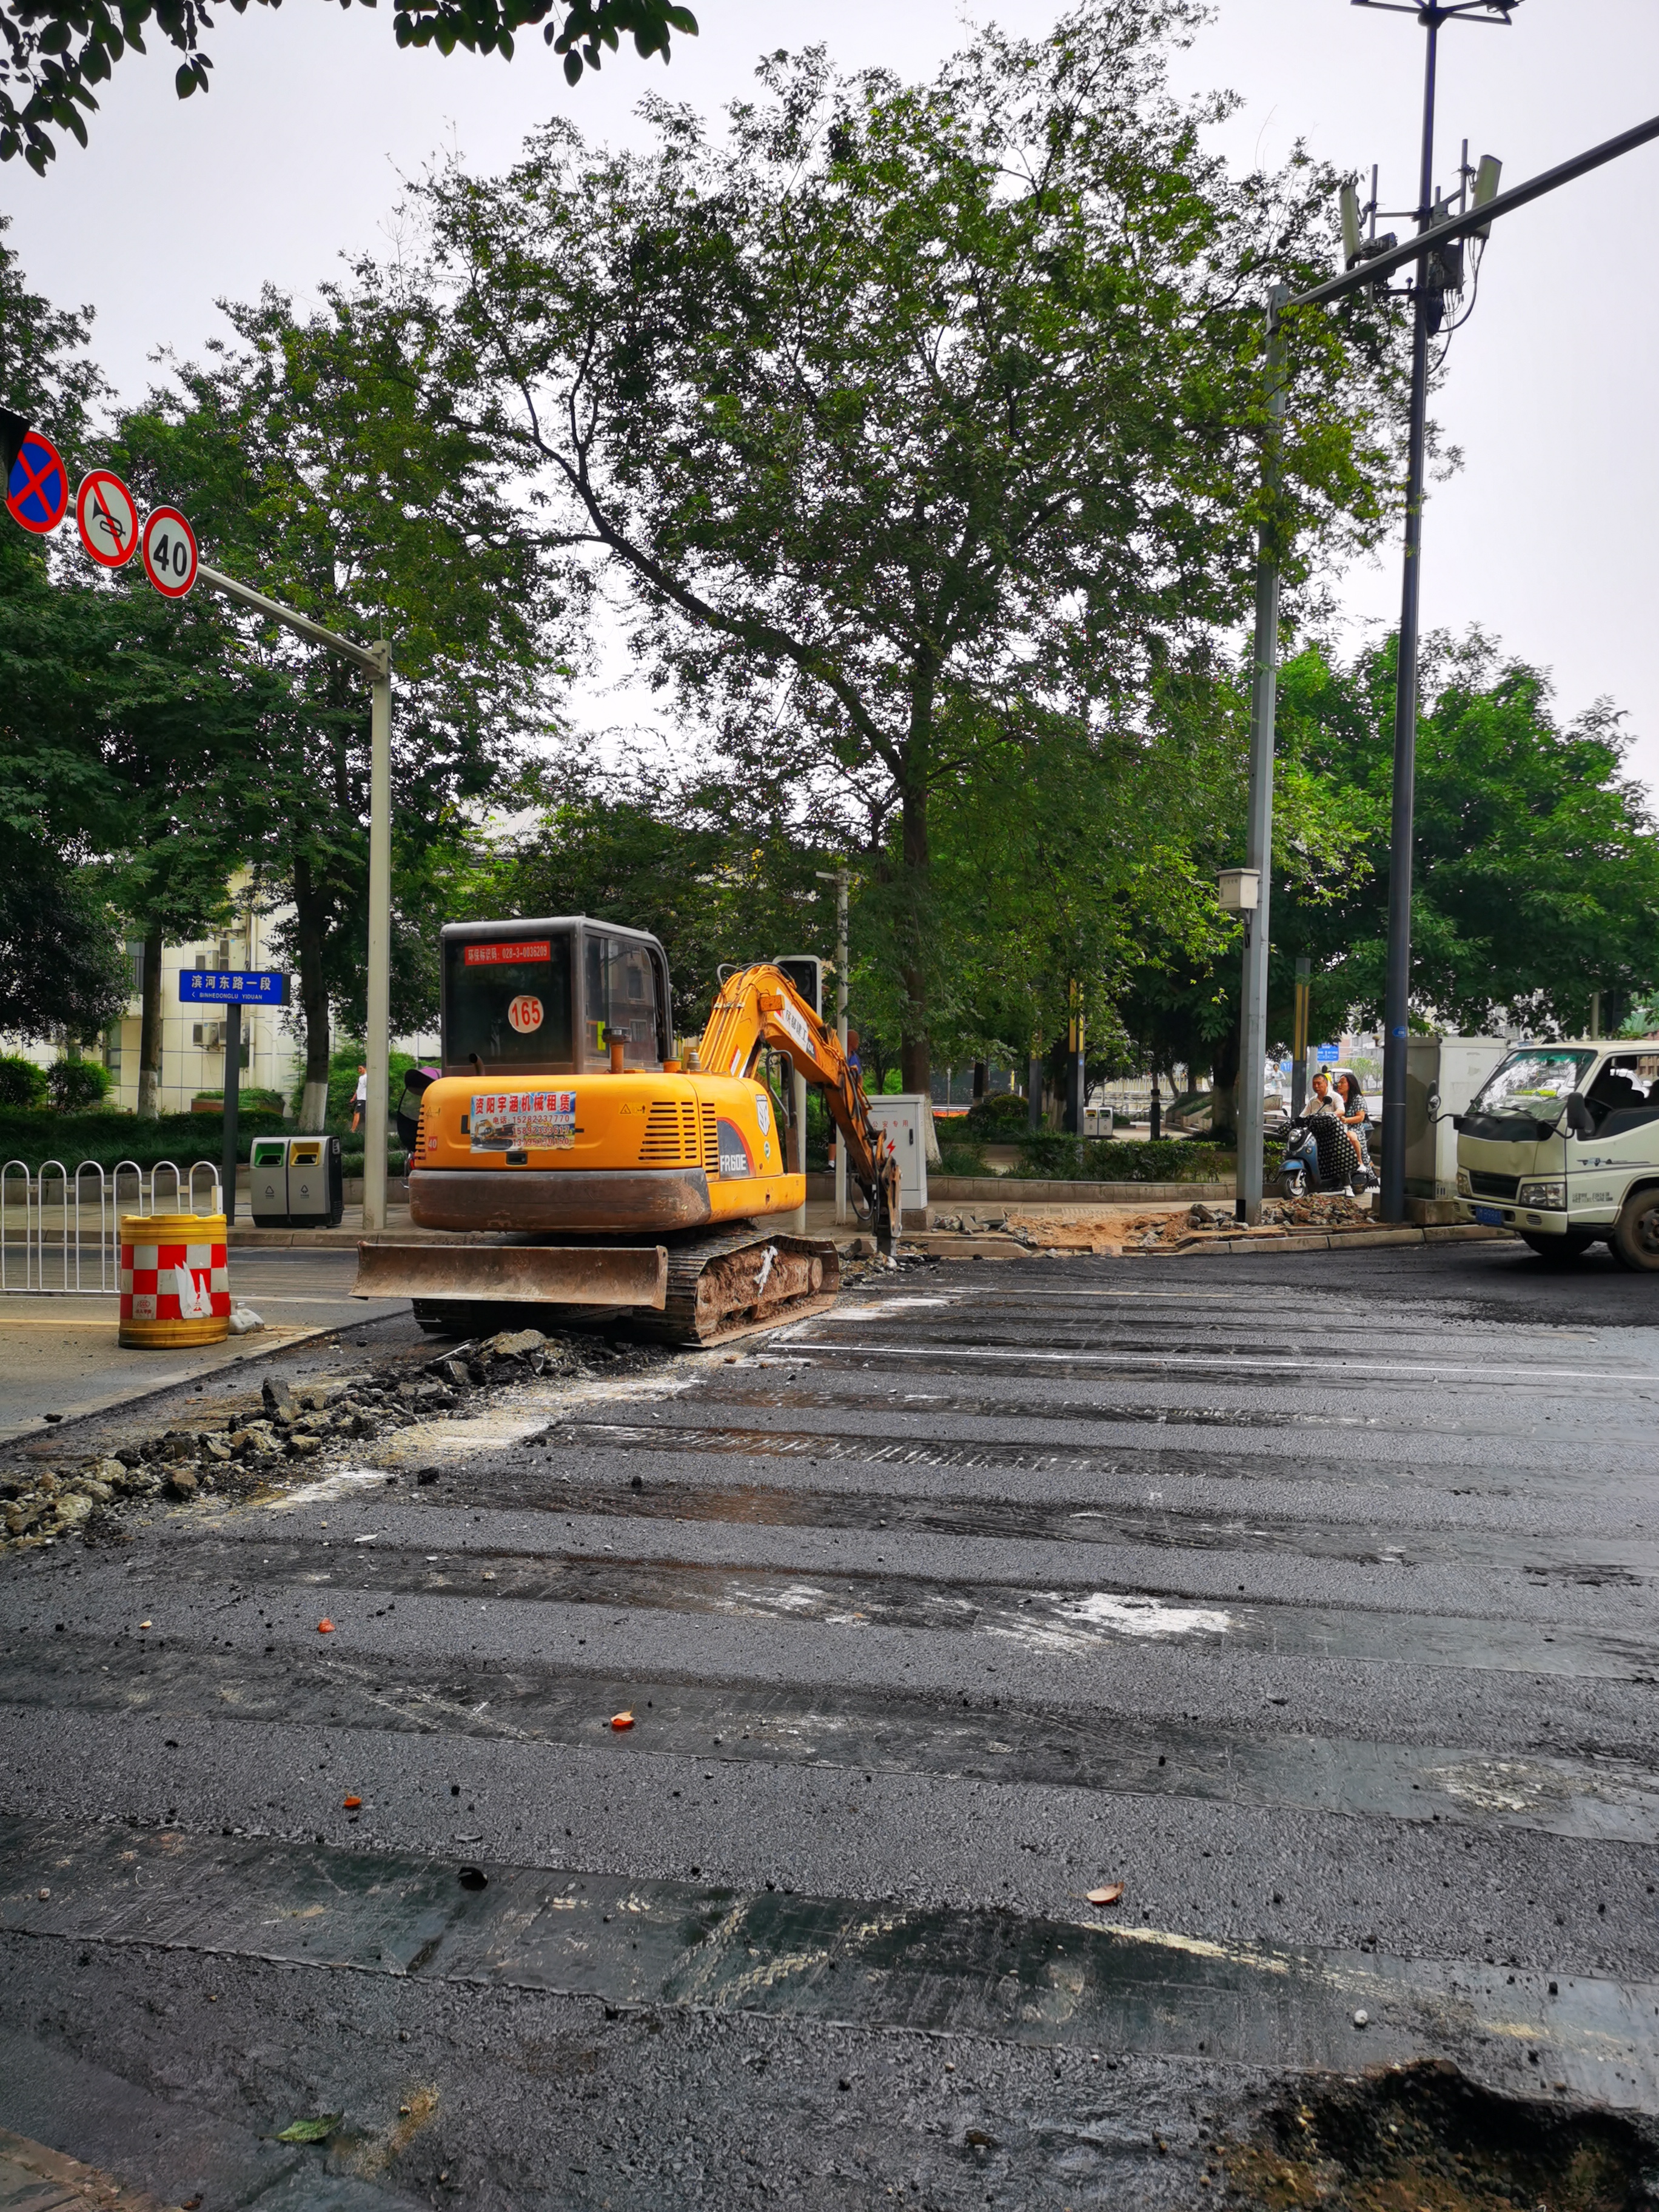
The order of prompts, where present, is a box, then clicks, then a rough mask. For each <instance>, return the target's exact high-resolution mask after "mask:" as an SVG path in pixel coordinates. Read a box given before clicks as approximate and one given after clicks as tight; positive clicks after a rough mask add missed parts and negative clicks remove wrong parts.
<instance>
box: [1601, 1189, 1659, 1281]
mask: <svg viewBox="0 0 1659 2212" xmlns="http://www.w3.org/2000/svg"><path fill="white" fill-rule="evenodd" d="M1607 1243H1608V1244H1609V1245H1610V1246H1611V1247H1612V1249H1613V1258H1614V1259H1615V1260H1616V1261H1618V1262H1619V1264H1620V1267H1628V1268H1629V1269H1630V1270H1631V1272H1632V1274H1637V1275H1653V1274H1659V1190H1638V1192H1637V1193H1636V1195H1635V1196H1634V1197H1633V1198H1627V1199H1626V1200H1625V1205H1624V1210H1623V1212H1621V1213H1620V1216H1619V1218H1618V1220H1617V1221H1615V1222H1614V1223H1613V1234H1612V1235H1611V1236H1610V1237H1608V1239H1607Z"/></svg>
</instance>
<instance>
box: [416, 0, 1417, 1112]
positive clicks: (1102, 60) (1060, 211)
mask: <svg viewBox="0 0 1659 2212" xmlns="http://www.w3.org/2000/svg"><path fill="white" fill-rule="evenodd" d="M1195 20H1196V10H1195V9H1194V7H1193V6H1191V5H1189V4H1188V0H1155V4H1150V5H1149V4H1144V0H1142V4H1131V0H1085V4H1084V5H1083V6H1082V7H1080V8H1079V9H1076V10H1075V11H1074V12H1073V14H1071V15H1068V16H1067V17H1066V19H1065V20H1064V21H1063V22H1062V23H1061V25H1060V27H1059V29H1058V30H1057V31H1056V32H1055V33H1054V35H1053V36H1052V37H1051V38H1048V39H1047V40H1040V41H1024V40H1009V39H1006V38H1004V37H1002V36H1001V35H1000V34H998V33H984V34H983V35H981V37H980V38H979V39H978V40H976V41H975V43H974V44H973V45H972V46H969V48H968V49H967V51H966V52H963V53H962V54H960V55H958V56H957V57H956V58H954V59H953V60H952V61H951V62H950V63H949V64H946V66H945V70H943V72H942V73H941V74H940V76H939V78H938V79H937V80H936V81H935V82H933V84H931V85H929V86H926V87H921V88H913V87H908V86H905V85H902V84H900V83H899V82H896V80H895V79H894V78H893V77H891V76H889V75H887V74H885V73H884V72H880V71H875V72H870V73H868V74H866V75H865V76H860V77H858V78H855V79H852V80H841V79H837V78H836V76H834V75H833V73H832V71H831V70H830V68H829V64H828V63H827V61H826V60H825V58H824V57H823V53H822V52H819V51H816V50H815V51H811V52H807V53H805V54H804V55H800V56H798V57H795V58H790V57H788V56H787V55H777V56H775V57H774V58H772V59H771V60H769V62H768V63H767V64H765V66H764V67H763V70H762V72H761V78H762V82H761V90H760V94H759V96H758V97H757V100H754V101H752V102H747V103H742V104H739V105H738V106H735V107H734V108H733V109H732V111H731V113H730V116H729V119H728V127H727V129H726V131H725V132H724V133H723V134H715V133H713V132H711V131H708V130H707V129H706V128H705V126H704V125H703V124H702V122H701V121H700V120H699V119H698V118H696V117H695V116H693V115H691V114H690V113H688V112H685V111H684V110H682V109H677V108H671V107H669V106H665V105H663V104H661V103H653V105H652V106H651V107H650V110H649V112H650V113H651V116H652V118H653V122H654V125H655V127H656V131H657V144H656V147H655V149H654V150H653V151H652V152H650V153H647V154H644V155H632V154H615V155H605V154H598V153H592V152H590V151H589V150H588V149H586V148H585V147H584V146H583V145H582V144H581V143H580V140H579V139H578V137H577V136H576V134H575V133H574V131H572V130H570V129H569V128H568V126H566V125H552V126H550V127H549V128H548V129H547V130H545V131H543V132H542V133H541V134H539V136H538V137H537V138H536V139H534V140H533V141H532V144H531V147H530V149H529V152H528V154H527V155H526V159H525V160H524V161H522V162H521V163H520V165H519V166H518V167H516V168H515V169H513V171H512V172H511V173H509V174H508V175H507V176H506V177H503V178H500V179H475V178H472V177H470V176H468V175H466V174H465V173H462V172H460V171H459V170H453V171H451V172H450V173H447V174H446V175H443V176H441V177H440V178H439V179H436V180H435V182H434V183H433V185H431V187H430V189H429V191H428V198H427V204H428V211H429V216H430V221H431V224H432V232H433V255H434V263H435V274H434V280H433V281H434V286H435V289H440V288H441V289H443V290H444V291H445V292H446V293H447V299H448V301H449V305H450V318H449V328H450V331H451V343H452V344H453V348H454V352H455V365H454V367H453V369H452V370H451V372H450V375H451V381H452V383H453V386H454V387H455V389H456V390H457V391H458V392H464V393H465V392H473V393H476V394H477V395H478V396H477V398H476V400H474V401H473V402H472V403H471V405H470V407H469V417H470V419H471V421H472V422H474V423H475V424H476V426H477V431H478V434H479V435H481V436H482V437H483V438H484V439H485V440H487V441H489V443H490V444H491V445H492V446H493V447H495V449H496V450H497V451H498V452H500V453H501V454H502V455H503V456H506V457H508V458H510V459H511V460H512V462H513V464H514V465H516V466H518V467H520V468H521V469H523V470H524V471H526V472H528V473H529V474H530V475H531V476H532V478H533V480H534V482H535V483H536V484H537V486H538V491H539V493H540V495H541V496H542V497H543V498H544V499H545V501H547V504H548V513H549V516H550V526H551V528H552V529H553V530H554V531H555V532H557V533H559V535H560V536H561V538H562V543H563V544H564V545H565V546H566V547H568V548H570V549H574V550H579V551H580V552H581V553H582V554H583V555H584V556H589V557H592V558H596V559H598V560H599V562H601V563H602V564H603V565H605V566H608V567H609V568H611V571H612V572H613V573H614V574H617V576H619V577H620V578H622V579H623V580H624V581H625V583H626V585H627V586H628V590H629V604H630V605H631V607H632V609H633V611H634V617H635V631H634V642H635V649H636V650H637V652H638V653H640V655H641V659H643V660H644V661H645V662H646V664H647V665H648V666H649V667H650V669H651V670H652V671H653V676H654V678H656V679H657V680H658V681H659V682H660V683H662V684H671V685H672V686H674V687H675V688H676V690H677V691H678V696H679V699H680V701H681V702H682V704H683V708H684V712H685V714H686V715H687V717H688V719H692V718H695V719H696V720H699V721H701V723H702V725H703V726H705V727H708V728H710V729H712V730H713V731H714V732H715V733H716V738H717V743H718V744H719V746H720V750H721V751H722V752H723V754H724V756H725V757H726V760H727V761H728V762H729V763H731V768H730V772H731V773H732V775H734V776H735V777H738V778H746V777H749V776H751V775H772V774H775V773H777V772H778V771H779V766H780V763H781V762H782V761H784V760H785V759H786V758H787V761H788V762H789V763H790V764H791V766H792V769H793V775H794V778H795V781H796V785H797V789H798V791H799V793H800V794H801V796H800V804H801V805H802V806H803V808H804V809H805V811H806V813H807V814H808V816H809V817H810V818H811V820H812V823H813V826H814V830H815V834H817V835H820V836H823V838H824V840H825V842H840V843H852V844H854V845H855V846H857V847H858V848H861V849H862V850H864V851H865V852H866V853H867V854H870V855H871V856H872V861H873V863H874V864H875V865H876V866H878V868H879V869H882V870H886V871H888V872H890V874H891V877H892V879H893V886H894V896H893V898H892V900H891V902H890V910H891V928H892V931H893V933H894V945H895V955H896V958H895V967H896V976H897V980H898V981H899V983H900V985H901V986H902V994H903V1005H902V1010H901V1012H900V1017H899V1018H900V1024H901V1027H902V1032H903V1035H904V1038H905V1058H906V1063H907V1065H906V1080H907V1082H908V1083H911V1084H913V1085H925V1080H926V1073H927V1060H928V1053H929V1036H930V1030H931V1028H932V1026H933V1024H934V1022H935V1019H936V1018H938V1009H937V1006H936V994H935V989H934V983H933V976H932V974H931V973H930V970H931V969H932V968H933V961H932V959H931V955H930V949H929V948H930V942H937V941H938V940H939V936H940V933H941V931H942V930H943V928H944V927H945V916H944V915H943V913H942V912H941V911H940V910H939V908H938V907H937V904H936V882H935V874H934V858H935V842H936V838H937V836H938V834H939V833H938V829H937V826H936V818H935V817H936V810H937V807H938V805H939V804H940V803H941V794H942V793H946V792H948V791H949V790H951V788H953V787H959V786H963V785H969V786H974V787H987V788H988V787H992V786H994V785H995V784H996V783H997V782H998V781H999V780H1000V779H1006V778H1009V777H1012V776H1016V775H1018V772H1019V769H1018V763H1020V762H1021V761H1022V760H1023V759H1026V758H1029V757H1030V748H1031V746H1032V745H1033V744H1034V743H1036V742H1037V741H1038V740H1039V738H1040V733H1041V732H1043V731H1044V730H1045V728H1048V727H1051V726H1055V725H1056V724H1057V723H1059V722H1061V721H1063V722H1064V723H1065V724H1066V726H1067V727H1068V728H1069V729H1070V730H1071V731H1073V732H1074V733H1075V738H1074V743H1075V744H1081V745H1084V746H1091V745H1103V746H1105V747H1107V748H1108V749H1109V750H1110V749H1112V748H1115V746H1117V745H1118V744H1120V743H1121V732H1122V731H1123V730H1124V729H1125V728H1126V727H1128V728H1134V727H1136V726H1138V725H1139V722H1140V721H1141V720H1143V719H1144V714H1145V710H1146V704H1147V702H1148V700H1149V699H1150V697H1151V696H1152V693H1153V691H1154V690H1155V687H1156V685H1157V683H1158V679H1159V678H1160V675H1161V673H1162V672H1163V671H1164V670H1166V669H1167V668H1169V667H1170V666H1172V665H1176V664H1177V663H1178V662H1179V661H1180V659H1181V658H1182V655H1183V653H1186V652H1188V651H1189V650H1190V649H1192V648H1193V647H1194V646H1195V645H1196V644H1197V643H1198V642H1199V641H1202V640H1204V639H1206V638H1207V637H1208V636H1209V635H1211V634H1212V632H1213V631H1214V629H1216V628H1217V626H1218V625H1225V624H1227V623H1231V622H1232V621H1234V620H1236V619H1237V617H1238V616H1239V614H1240V612H1241V611H1242V609H1243V605H1245V602H1246V599H1247V597H1248V592H1249V575H1250V568H1251V552H1252V531H1253V527H1254V523H1255V514H1256V501H1255V491H1254V485H1255V477H1256V474H1257V471H1256V468H1255V459H1254V454H1255V441H1256V436H1257V434H1258V432H1259V429H1260V427H1261V405H1260V398H1259V389H1258V386H1259V370H1260V324H1261V298H1262V295H1263V292H1264V290H1265V288H1266V286H1267V283H1268V282H1269V281H1270V280H1271V279H1272V278H1273V277H1274V276H1279V275H1283V276H1287V277H1290V278H1291V279H1292V280H1294V279H1296V278H1297V277H1299V276H1300V277H1306V276H1311V275H1312V274H1313V273H1315V271H1316V270H1322V269H1323V267H1324V264H1325V263H1326V261H1327V259H1328V246H1329V240H1328V235H1327V233H1328V214H1327V212H1326V205H1327V202H1328V198H1329V192H1328V185H1329V179H1328V178H1327V177H1326V176H1325V175H1324V174H1323V173H1322V172H1321V171H1319V170H1318V169H1316V167H1314V166H1313V165H1312V164H1311V163H1310V162H1309V161H1306V160H1305V158H1304V157H1303V156H1302V155H1300V154H1298V155H1297V156H1296V157H1295V159H1294V160H1293V161H1291V164H1290V165H1289V166H1288V167H1286V169H1285V171H1284V172H1283V173H1281V174H1279V175H1278V176H1274V177H1267V176H1262V175H1255V176H1252V177H1250V178H1248V179H1243V180H1242V181H1235V180H1233V179H1231V178H1230V177H1229V175H1228V174H1227V173H1226V171H1225V167H1224V166H1223V165H1222V164H1221V163H1220V162H1219V161H1218V160H1216V159H1214V158H1212V156H1210V155H1208V154H1206V151H1205V149H1204V146H1203V143H1202V137H1201V133H1202V128H1203V125H1205V123H1206V121H1208V120H1210V119H1212V118H1213V117H1214V116H1215V114H1216V113H1218V112H1219V111H1218V108H1217V106H1214V105H1213V104H1212V105H1209V106H1195V107H1190V108H1189V107H1182V106H1180V105H1178V104H1177V103H1176V101H1174V100H1173V99H1172V98H1171V97H1170V94H1168V92H1167V89H1166V88H1165V83H1164V65H1165V60H1166V57H1167V52H1168V47H1169V45H1170V41H1171V40H1174V39H1176V38H1179V37H1181V36H1182V35H1184V33H1185V32H1186V30H1187V28H1188V26H1189V25H1190V24H1191V23H1192V22H1193V21H1195ZM1321 327H1322V330H1323V326H1321ZM1297 362H1298V368H1297V392H1296V394H1295V398H1294V403H1293V406H1292V410H1291V420H1292V422H1293V423H1294V424H1295V425H1296V426H1297V427H1296V428H1295V430H1294V432H1293V434H1292V435H1291V439H1290V441H1289V442H1288V448H1287V453H1286V486H1287V491H1286V499H1287V502H1288V507H1289V509H1290V511H1291V513H1293V514H1294V517H1295V519H1296V521H1297V524H1298V526H1299V527H1300V529H1301V531H1302V533H1303V539H1304V545H1305V546H1306V547H1307V548H1308V549H1310V551H1311V550H1319V549H1325V550H1328V549H1330V548H1331V547H1332V546H1333V544H1334V543H1336V542H1337V541H1339V540H1341V539H1344V538H1352V537H1354V536H1356V535H1357V536H1358V537H1362V538H1363V537H1364V536H1365V535H1366V534H1367V533H1368V532H1370V531H1372V530H1374V529H1375V528H1376V526H1377V524H1378V522H1379V520H1380V519H1381V517H1382V515H1383V511H1384V507H1385V504H1386V495H1385V489H1384V487H1385V484H1386V482H1387V480H1388V477H1389V437H1390V433H1389V428H1388V427H1387V425H1388V423H1389V421H1390V420H1391V417H1389V416H1387V414H1386V413H1385V412H1380V411H1379V409H1380V403H1381V401H1382V400H1383V398H1386V396H1387V395H1388V394H1389V392H1391V390H1392V388H1393V380H1394V376H1395V355H1394V352H1393V351H1392V350H1391V346H1390V343H1389V341H1388V340H1387V339H1386V338H1385V337H1384V338H1379V340H1378V342H1377V343H1376V346H1375V347H1374V348H1373V349H1372V350H1371V351H1370V353H1367V351H1366V349H1365V348H1364V347H1362V346H1354V345H1350V344H1347V343H1346V342H1344V341H1341V340H1340V339H1339V338H1338V337H1336V336H1335V335H1334V332H1330V331H1326V332H1325V333H1324V335H1323V337H1320V336H1318V335H1317V334H1316V336H1315V337H1313V338H1312V339H1310V342H1309V343H1306V344H1304V345H1302V346H1301V347H1299V349H1298V351H1297ZM1379 422H1381V423H1383V428H1382V429H1379V428H1378V427H1377V425H1378V424H1379ZM1000 753H1006V756H1007V758H1006V762H1005V763H1003V764H1001V765H998V764H996V763H995V762H994V756H996V755H998V754H1000Z"/></svg>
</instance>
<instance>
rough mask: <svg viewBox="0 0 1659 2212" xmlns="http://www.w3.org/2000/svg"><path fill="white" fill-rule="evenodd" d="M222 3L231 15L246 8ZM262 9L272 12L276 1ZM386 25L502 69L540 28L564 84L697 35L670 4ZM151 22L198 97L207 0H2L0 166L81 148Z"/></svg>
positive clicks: (439, 14)
mask: <svg viewBox="0 0 1659 2212" xmlns="http://www.w3.org/2000/svg"><path fill="white" fill-rule="evenodd" d="M230 4H231V6H232V7H233V8H234V9H235V11H236V13H237V14H238V15H244V14H246V10H247V5H248V0H230ZM261 4H262V5H264V6H269V7H273V8H274V7H277V6H280V5H281V0H261ZM374 4H375V0H363V5H364V6H365V7H368V8H372V7H374ZM343 5H345V6H348V7H349V5H350V0H343ZM152 23H153V24H154V25H155V28H156V30H158V31H159V32H160V33H161V35H162V37H163V38H165V39H167V40H168V41H169V42H170V43H171V44H172V45H173V46H175V47H176V48H177V49H178V51H179V53H180V54H182V55H183V57H184V58H183V60H182V61H181V62H180V63H179V67H178V70H176V72H175V73H174V76H173V85H174V88H175V90H176V91H177V93H178V94H179V99H180V100H187V99H188V98H189V97H190V95H191V94H192V93H194V92H205V91H206V90H207V89H208V71H209V70H210V69H211V68H212V67H213V63H212V59H211V58H210V56H209V55H208V54H207V52H205V51H204V41H205V40H206V37H207V34H208V33H209V32H210V31H211V30H212V28H213V11H212V9H211V8H210V6H209V5H208V4H207V0H0V161H11V160H13V159H14V158H15V156H16V155H19V154H21V155H22V156H23V159H24V160H25V161H27V163H28V165H29V167H30V168H32V169H33V170H34V171H35V172H36V173H37V174H39V175H40V176H45V174H46V164H47V162H48V161H52V159H53V158H54V156H55V155H56V154H57V151H58V149H57V146H56V144H55V143H54V142H53V138H52V133H53V131H68V132H69V133H70V136H71V137H74V138H76V139H77V140H78V141H79V142H80V143H81V144H82V145H83V146H84V145H85V144H86V143H87V125H86V117H87V114H88V113H89V112H91V111H92V110H94V109H95V108H96V106H97V105H98V101H97V100H96V98H95V96H94V93H93V89H92V88H93V86H94V85H95V84H101V83H103V82H105V80H106V78H107V77H108V76H109V74H110V71H111V70H112V68H113V66H114V64H116V63H117V62H118V61H119V60H120V58H121V57H122V55H123V54H124V53H125V52H126V51H127V49H128V47H130V46H131V47H132V48H133V49H134V50H135V51H136V52H138V53H143V52H145V51H146V48H145V46H144V33H145V31H146V29H147V28H148V27H149V26H150V25H151V24H152ZM537 23H539V24H541V25H542V26H543V32H542V36H543V38H544V40H546V42H547V44H548V45H549V46H551V47H552V49H553V51H554V52H555V53H556V54H562V56H563V57H564V73H565V76H566V77H567V78H568V80H569V82H571V83H572V84H574V83H576V82H578V80H579V79H580V76H581V74H582V71H583V70H584V69H585V68H586V69H598V68H599V64H600V62H601V60H602V59H603V58H604V55H605V52H607V51H609V52H611V53H614V52H616V51H617V46H618V44H619V43H620V41H621V40H622V39H623V37H624V36H628V37H631V38H632V40H633V41H634V46H635V51H636V52H638V53H639V54H641V56H642V57H643V58H646V59H647V60H648V59H649V58H650V57H651V56H652V55H653V54H660V55H661V56H662V58H663V59H664V60H665V61H666V60H667V59H668V50H669V38H670V33H672V32H674V31H681V32H684V33H685V34H686V35H687V36H688V37H695V36H696V28H697V25H696V17H695V16H694V15H692V14H691V12H690V9H686V8H682V7H679V6H677V5H676V4H674V0H395V4H394V6H393V9H392V29H393V32H394V33H395V35H396V38H397V41H398V45H399V46H436V47H437V49H438V51H439V52H441V53H445V54H448V53H453V52H454V50H455V48H456V47H457V46H464V47H465V49H466V51H467V52H469V53H484V54H492V53H498V54H501V56H502V57H503V58H505V59H507V60H509V61H510V60H511V59H512V57H513V47H514V44H515V38H516V33H519V32H520V31H521V30H524V29H525V28H526V27H528V26H530V25H532V24H537Z"/></svg>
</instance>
